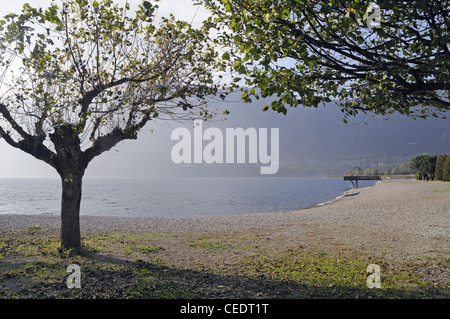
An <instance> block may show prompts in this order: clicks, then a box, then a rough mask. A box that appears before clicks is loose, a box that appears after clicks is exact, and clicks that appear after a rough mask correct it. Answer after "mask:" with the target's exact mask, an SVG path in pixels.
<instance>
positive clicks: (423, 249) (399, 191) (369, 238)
mask: <svg viewBox="0 0 450 319" xmlns="http://www.w3.org/2000/svg"><path fill="white" fill-rule="evenodd" d="M359 191H360V193H359V194H358V195H356V196H349V197H343V198H342V199H340V200H337V201H335V202H333V203H330V204H326V205H323V206H317V207H311V208H306V209H300V210H294V211H287V212H277V213H259V214H250V215H227V216H215V217H200V218H197V217H196V218H163V217H162V218H160V217H158V218H156V217H155V218H154V217H148V218H137V217H97V216H81V231H82V234H83V235H88V234H104V233H114V232H118V233H137V234H145V233H155V232H160V233H173V234H177V235H178V236H183V235H189V234H210V235H212V236H213V235H214V234H227V233H228V234H230V236H229V238H233V235H232V234H241V235H242V234H254V235H255V236H253V237H252V238H253V240H254V241H258V240H262V239H270V238H272V239H274V238H276V240H272V241H270V240H266V242H267V243H266V244H265V245H267V247H268V248H273V249H283V248H285V247H289V246H296V245H297V246H298V245H316V246H318V247H323V248H330V249H344V248H346V247H347V248H351V249H353V250H358V251H364V252H367V253H370V254H373V255H382V256H383V258H387V259H390V260H399V259H400V260H417V259H419V260H420V259H426V258H436V257H437V258H444V259H445V260H448V258H449V256H450V183H445V182H422V181H415V180H383V181H381V182H378V183H377V184H376V185H374V186H371V187H365V188H360V189H359ZM299 196H301V195H299ZM149 209H151V206H149ZM33 225H39V226H40V227H42V228H45V229H47V230H50V231H54V232H56V233H57V232H58V231H59V225H60V217H59V216H55V215H39V214H36V215H13V214H5V215H0V232H5V231H18V230H21V229H24V228H27V227H30V226H33ZM238 237H239V236H238ZM241 237H242V236H241ZM247 238H249V237H247ZM271 245H272V246H271Z"/></svg>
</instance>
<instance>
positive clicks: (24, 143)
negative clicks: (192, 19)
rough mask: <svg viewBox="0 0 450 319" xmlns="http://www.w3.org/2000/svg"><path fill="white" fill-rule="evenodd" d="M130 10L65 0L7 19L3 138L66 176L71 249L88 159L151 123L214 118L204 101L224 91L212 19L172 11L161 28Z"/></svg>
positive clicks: (1, 48)
mask: <svg viewBox="0 0 450 319" xmlns="http://www.w3.org/2000/svg"><path fill="white" fill-rule="evenodd" d="M129 10H130V8H129V5H128V4H127V5H125V6H124V7H120V6H118V5H116V4H114V2H113V1H112V0H97V1H88V0H64V1H54V2H52V4H51V6H50V7H49V8H48V9H46V10H43V9H36V8H32V7H31V6H30V5H28V4H26V5H25V6H24V7H23V10H22V14H20V15H16V14H10V15H8V16H6V17H5V18H4V19H3V20H1V21H0V66H1V67H3V69H4V72H3V77H2V79H4V80H3V84H2V89H3V90H4V94H3V96H2V99H1V100H0V137H1V138H3V139H4V140H5V141H6V143H8V144H9V145H11V146H12V147H15V148H18V149H20V150H22V151H24V152H26V153H28V154H31V155H32V156H34V157H35V158H37V159H39V160H42V161H44V162H45V163H47V164H49V165H50V166H52V167H53V168H54V169H55V170H56V171H57V172H58V174H59V176H60V177H61V183H62V201H61V245H62V247H63V248H65V249H74V250H75V251H79V250H80V248H81V240H80V225H79V213H80V202H81V195H82V179H83V176H84V173H85V171H86V168H87V167H88V165H89V163H90V162H91V161H92V160H93V159H94V158H96V157H97V156H99V155H101V154H102V153H103V152H106V151H108V150H110V149H111V148H112V147H114V146H115V145H117V144H118V143H119V142H121V141H123V140H127V139H131V140H133V139H136V138H137V136H138V132H139V131H140V130H141V129H142V128H143V127H144V126H145V125H146V124H147V123H148V122H149V121H152V120H155V119H168V120H181V119H192V118H194V117H197V118H198V117H200V116H201V117H203V118H209V117H210V116H212V113H211V112H210V111H209V110H208V109H207V108H206V104H205V102H204V101H205V99H206V98H207V97H212V96H215V95H216V94H219V93H220V92H221V87H219V85H218V84H217V82H214V81H213V77H214V71H215V70H216V67H218V65H217V64H216V58H217V53H216V52H215V49H214V47H213V45H212V44H211V42H210V41H209V39H208V29H209V27H208V25H207V23H205V24H204V25H203V27H202V28H201V29H194V28H192V27H191V26H190V25H189V24H188V23H186V22H183V21H177V20H175V18H174V17H173V16H171V17H170V18H163V19H162V22H161V23H160V24H159V25H158V26H155V25H154V24H153V23H152V14H153V12H154V11H155V7H154V6H152V5H151V4H150V3H149V2H147V1H144V2H143V4H142V5H141V6H139V9H138V10H137V11H136V13H135V16H134V17H130V16H129V15H128V14H129ZM7 70H10V71H11V72H12V74H9V73H8V74H7Z"/></svg>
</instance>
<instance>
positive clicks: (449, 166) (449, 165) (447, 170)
mask: <svg viewBox="0 0 450 319" xmlns="http://www.w3.org/2000/svg"><path fill="white" fill-rule="evenodd" d="M442 180H443V181H446V182H450V156H447V158H446V159H445V162H444V167H443V172H442Z"/></svg>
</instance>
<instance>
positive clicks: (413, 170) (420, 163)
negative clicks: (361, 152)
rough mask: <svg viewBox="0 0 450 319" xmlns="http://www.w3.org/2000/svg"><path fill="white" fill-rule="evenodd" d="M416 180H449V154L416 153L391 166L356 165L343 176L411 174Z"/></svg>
mask: <svg viewBox="0 0 450 319" xmlns="http://www.w3.org/2000/svg"><path fill="white" fill-rule="evenodd" d="M411 174H414V175H415V178H416V179H418V180H427V181H429V180H437V181H447V182H450V155H447V154H441V155H430V154H418V155H416V156H415V157H413V158H412V159H411V160H410V161H409V162H404V163H402V164H400V165H398V166H394V167H392V168H381V167H375V166H372V167H368V168H366V169H364V170H363V169H362V168H361V167H359V166H356V167H354V168H352V169H349V170H347V171H346V172H345V173H344V175H345V176H361V175H363V176H368V175H391V176H392V175H411Z"/></svg>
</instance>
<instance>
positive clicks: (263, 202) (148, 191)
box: [0, 177, 373, 217]
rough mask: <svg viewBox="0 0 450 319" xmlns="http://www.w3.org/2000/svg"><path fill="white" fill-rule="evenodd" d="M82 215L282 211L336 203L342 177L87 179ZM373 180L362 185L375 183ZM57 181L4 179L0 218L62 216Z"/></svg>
mask: <svg viewBox="0 0 450 319" xmlns="http://www.w3.org/2000/svg"><path fill="white" fill-rule="evenodd" d="M83 183H84V184H83V199H82V204H81V215H96V216H133V217H136V216H139V217H146V216H149V217H150V216H157V217H197V216H211V215H227V214H248V213H261V212H276V211H285V210H292V209H298V208H304V207H309V206H313V205H317V204H320V203H323V202H326V201H330V200H334V199H335V198H336V197H338V196H340V195H342V194H343V192H344V191H346V190H347V189H350V188H351V186H352V185H351V183H350V182H349V181H344V180H343V179H342V178H317V177H254V178H235V177H225V178H213V177H211V178H200V177H195V178H191V177H185V178H177V177H158V178H153V177H151V178H95V179H94V178H85V179H84V181H83ZM372 184H373V182H368V183H367V184H365V185H363V184H362V183H361V185H360V187H362V186H366V185H372ZM60 188H61V185H60V181H59V179H56V178H55V179H52V178H0V214H42V213H43V214H59V210H60V193H61V189H60Z"/></svg>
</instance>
